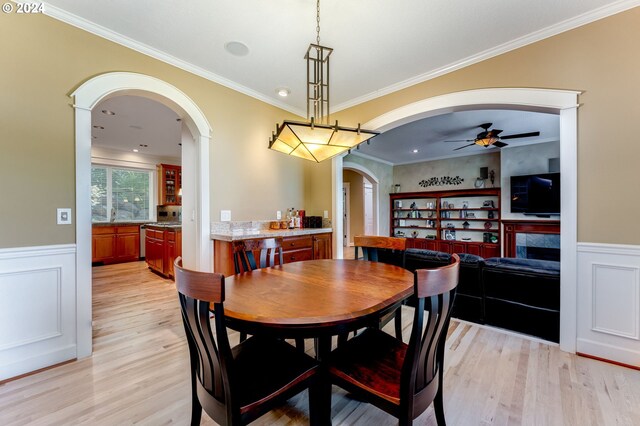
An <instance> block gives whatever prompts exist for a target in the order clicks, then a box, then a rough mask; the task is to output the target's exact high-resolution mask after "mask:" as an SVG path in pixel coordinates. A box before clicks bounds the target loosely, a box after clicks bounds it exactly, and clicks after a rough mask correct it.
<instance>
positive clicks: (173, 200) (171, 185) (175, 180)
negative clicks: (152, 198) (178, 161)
mask: <svg viewBox="0 0 640 426" xmlns="http://www.w3.org/2000/svg"><path fill="white" fill-rule="evenodd" d="M157 169H158V204H160V205H174V206H179V205H182V196H181V195H180V189H181V188H182V167H180V166H174V165H171V164H158V166H157Z"/></svg>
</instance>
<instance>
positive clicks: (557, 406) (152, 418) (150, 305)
mask: <svg viewBox="0 0 640 426" xmlns="http://www.w3.org/2000/svg"><path fill="white" fill-rule="evenodd" d="M93 276H94V284H93V286H94V303H93V308H94V354H93V356H92V357H90V358H88V359H84V360H80V361H77V362H72V363H69V364H66V365H63V366H60V367H56V368H53V369H50V370H47V371H44V372H40V373H38V374H34V375H31V376H28V377H24V378H21V379H18V380H14V381H11V382H7V383H4V384H2V385H0V425H25V424H29V425H70V424H74V425H75V424H91V425H126V424H145V425H164V424H169V423H172V424H178V425H187V424H189V415H190V396H189V372H188V355H187V347H186V342H185V339H184V335H183V334H184V331H183V328H182V324H181V320H180V313H179V308H178V303H177V297H176V294H175V288H174V285H173V282H172V281H169V280H165V279H162V278H159V277H158V276H156V275H155V274H153V273H151V272H149V271H148V270H147V269H146V267H145V265H144V263H143V262H136V263H127V264H121V265H113V266H103V267H98V268H95V269H94V271H93ZM404 309H406V311H405V312H403V313H404V316H403V317H404V319H405V333H408V330H409V327H410V323H409V321H408V320H409V319H410V318H411V308H404ZM231 337H232V343H234V342H237V339H238V336H237V333H232V335H231ZM309 343H310V342H309ZM309 346H310V345H309ZM309 350H311V348H309ZM444 383H445V394H444V395H445V413H446V418H447V422H448V424H449V425H493V424H495V425H520V424H524V425H640V372H639V371H634V370H630V369H626V368H623V367H617V366H614V365H611V364H606V363H603V362H599V361H594V360H591V359H586V358H581V357H577V356H575V355H571V354H567V353H564V352H561V351H559V349H558V348H557V346H554V345H548V344H545V343H542V342H537V341H533V340H528V339H524V338H522V337H519V336H516V335H513V334H505V333H503V332H500V331H497V330H492V329H489V328H485V327H480V326H476V325H471V324H468V323H464V322H458V321H452V324H451V327H450V330H449V337H448V340H447V353H446V374H445V379H444ZM332 418H333V424H334V425H367V426H373V425H376V426H377V425H395V424H397V422H396V421H395V419H394V418H392V417H390V416H388V415H387V414H386V413H384V412H382V411H380V410H378V409H377V408H375V407H372V406H370V405H367V404H364V403H360V402H357V401H354V400H352V399H350V398H349V397H348V396H347V395H346V394H345V393H344V392H342V391H341V390H339V389H338V388H335V387H334V393H333V400H332ZM202 424H206V425H212V424H214V423H213V421H211V420H210V419H209V418H208V417H207V416H206V415H203V420H202ZM255 424H257V425H273V424H277V425H303V424H308V418H307V398H306V393H303V394H301V395H299V396H297V397H295V398H293V399H291V400H290V401H289V404H288V405H286V406H285V407H283V408H281V409H278V410H274V411H272V412H270V413H268V414H266V415H265V416H263V417H262V418H260V419H259V420H258V421H257V422H256V423H255ZM415 424H419V425H435V424H436V422H435V418H434V415H433V410H432V409H431V408H429V409H428V410H427V411H426V412H425V413H423V415H422V416H420V417H419V419H418V420H417V421H416V422H415Z"/></svg>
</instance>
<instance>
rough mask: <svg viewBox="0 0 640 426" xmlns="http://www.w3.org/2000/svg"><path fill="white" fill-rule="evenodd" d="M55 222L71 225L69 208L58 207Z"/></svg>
mask: <svg viewBox="0 0 640 426" xmlns="http://www.w3.org/2000/svg"><path fill="white" fill-rule="evenodd" d="M56 222H57V224H58V225H71V209H58V211H57V213H56Z"/></svg>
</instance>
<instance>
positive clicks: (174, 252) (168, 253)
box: [145, 225, 182, 278]
mask: <svg viewBox="0 0 640 426" xmlns="http://www.w3.org/2000/svg"><path fill="white" fill-rule="evenodd" d="M181 255H182V229H180V228H163V227H153V225H151V226H147V228H146V236H145V260H146V261H147V266H148V267H149V269H151V270H152V271H155V272H157V273H159V274H160V275H163V276H165V277H171V278H175V274H174V269H173V262H174V261H175V260H176V257H178V256H181Z"/></svg>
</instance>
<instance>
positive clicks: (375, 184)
mask: <svg viewBox="0 0 640 426" xmlns="http://www.w3.org/2000/svg"><path fill="white" fill-rule="evenodd" d="M342 169H343V170H353V171H354V172H357V173H359V174H361V175H362V176H364V177H365V178H366V179H367V180H368V181H369V182H371V186H372V192H373V234H374V235H378V234H379V232H380V212H379V211H380V185H379V184H380V179H378V177H377V176H376V175H375V174H374V173H373V172H372V171H371V170H369V169H368V168H366V167H364V166H363V165H361V164H358V163H354V162H350V161H344V162H343V163H342Z"/></svg>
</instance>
